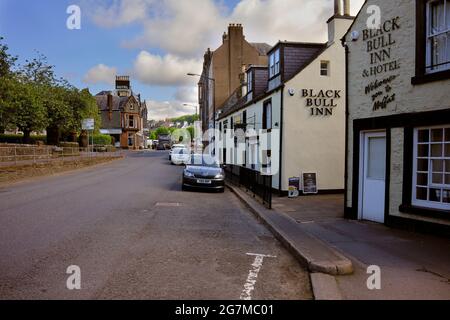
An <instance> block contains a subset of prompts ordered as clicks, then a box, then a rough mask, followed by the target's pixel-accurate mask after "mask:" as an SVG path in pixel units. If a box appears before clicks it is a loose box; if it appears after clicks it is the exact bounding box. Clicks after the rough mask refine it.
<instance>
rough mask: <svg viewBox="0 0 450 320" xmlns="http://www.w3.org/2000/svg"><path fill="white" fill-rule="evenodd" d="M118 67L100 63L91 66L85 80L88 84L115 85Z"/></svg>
mask: <svg viewBox="0 0 450 320" xmlns="http://www.w3.org/2000/svg"><path fill="white" fill-rule="evenodd" d="M116 75H117V69H116V68H115V67H108V66H106V65H104V64H99V65H97V66H95V67H93V68H91V69H90V70H89V71H88V72H87V73H86V75H85V76H84V79H83V81H84V82H85V83H88V84H108V85H113V84H114V81H115V79H116Z"/></svg>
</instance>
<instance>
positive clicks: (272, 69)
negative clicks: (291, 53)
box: [269, 48, 280, 78]
mask: <svg viewBox="0 0 450 320" xmlns="http://www.w3.org/2000/svg"><path fill="white" fill-rule="evenodd" d="M278 74H280V49H279V48H278V49H277V50H275V51H274V52H272V54H271V55H270V56H269V78H273V77H275V76H277V75H278Z"/></svg>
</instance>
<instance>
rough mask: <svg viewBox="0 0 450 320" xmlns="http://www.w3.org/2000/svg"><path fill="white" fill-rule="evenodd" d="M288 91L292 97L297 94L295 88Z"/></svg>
mask: <svg viewBox="0 0 450 320" xmlns="http://www.w3.org/2000/svg"><path fill="white" fill-rule="evenodd" d="M288 92H289V95H290V96H291V97H293V96H294V95H295V90H294V89H289V90H288Z"/></svg>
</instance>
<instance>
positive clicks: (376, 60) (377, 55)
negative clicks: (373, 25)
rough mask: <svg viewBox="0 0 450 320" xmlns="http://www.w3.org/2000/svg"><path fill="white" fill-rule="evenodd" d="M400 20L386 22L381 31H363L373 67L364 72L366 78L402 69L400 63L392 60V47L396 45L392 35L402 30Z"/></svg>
mask: <svg viewBox="0 0 450 320" xmlns="http://www.w3.org/2000/svg"><path fill="white" fill-rule="evenodd" d="M399 19H400V18H399V17H396V18H393V19H391V20H388V21H385V22H384V23H383V24H382V26H381V28H379V29H365V30H363V41H365V42H366V45H367V53H369V54H370V65H371V66H370V67H369V68H368V69H365V70H364V71H363V76H364V77H365V78H367V77H370V76H377V75H379V74H382V73H386V72H389V71H395V70H398V69H400V63H399V61H398V60H391V59H392V58H391V57H392V46H393V45H394V44H396V41H395V40H394V38H393V36H392V33H393V32H394V31H396V30H398V29H400V24H399Z"/></svg>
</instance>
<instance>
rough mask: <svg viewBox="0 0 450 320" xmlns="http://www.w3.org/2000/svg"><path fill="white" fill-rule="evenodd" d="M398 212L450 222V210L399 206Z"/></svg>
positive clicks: (406, 205)
mask: <svg viewBox="0 0 450 320" xmlns="http://www.w3.org/2000/svg"><path fill="white" fill-rule="evenodd" d="M400 212H402V213H408V214H412V215H417V216H423V217H430V218H437V219H445V220H450V210H441V209H431V208H425V207H417V206H413V205H408V204H402V205H401V206H400Z"/></svg>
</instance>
